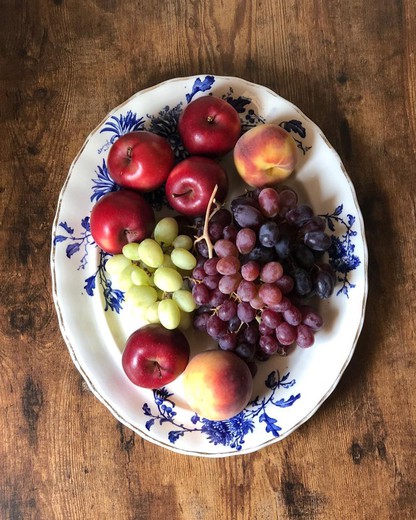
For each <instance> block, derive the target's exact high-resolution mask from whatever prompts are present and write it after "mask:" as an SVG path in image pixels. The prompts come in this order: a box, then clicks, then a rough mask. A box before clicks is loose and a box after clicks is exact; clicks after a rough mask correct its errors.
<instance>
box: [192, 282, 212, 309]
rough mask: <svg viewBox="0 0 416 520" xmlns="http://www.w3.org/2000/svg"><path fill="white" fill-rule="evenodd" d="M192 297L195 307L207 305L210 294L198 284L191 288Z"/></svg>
mask: <svg viewBox="0 0 416 520" xmlns="http://www.w3.org/2000/svg"><path fill="white" fill-rule="evenodd" d="M192 296H193V298H194V300H195V303H196V304H197V305H208V304H209V303H210V297H211V292H210V290H209V289H208V287H207V286H206V285H205V284H203V283H198V284H197V285H195V286H194V287H193V288H192Z"/></svg>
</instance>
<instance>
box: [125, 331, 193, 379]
mask: <svg viewBox="0 0 416 520" xmlns="http://www.w3.org/2000/svg"><path fill="white" fill-rule="evenodd" d="M189 354H190V347H189V343H188V340H187V339H186V337H185V336H184V334H183V333H182V332H181V331H180V330H178V329H176V330H167V329H165V328H164V327H163V326H162V325H160V324H158V323H152V324H150V325H145V326H144V327H142V328H141V329H138V330H136V331H135V332H133V334H131V336H130V337H129V338H128V339H127V342H126V346H125V348H124V351H123V354H122V366H123V370H124V372H125V373H126V375H127V377H128V378H129V379H130V381H131V382H132V383H134V384H135V385H137V386H140V387H142V388H160V387H162V386H164V385H167V384H169V383H171V382H172V381H174V380H175V379H176V378H177V377H179V375H180V374H182V372H183V371H184V370H185V368H186V366H187V365H188V361H189Z"/></svg>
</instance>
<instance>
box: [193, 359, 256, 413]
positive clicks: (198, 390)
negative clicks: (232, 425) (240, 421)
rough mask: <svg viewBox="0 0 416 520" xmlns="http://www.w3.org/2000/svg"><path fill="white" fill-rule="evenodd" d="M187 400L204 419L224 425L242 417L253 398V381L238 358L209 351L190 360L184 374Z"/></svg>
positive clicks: (247, 369) (245, 366)
mask: <svg viewBox="0 0 416 520" xmlns="http://www.w3.org/2000/svg"><path fill="white" fill-rule="evenodd" d="M183 385H184V394H185V399H186V400H187V402H188V404H189V406H190V407H191V409H192V410H193V411H194V412H196V413H197V414H198V415H200V416H201V417H204V418H205V419H209V420H212V421H223V420H226V419H230V418H231V417H234V416H235V415H237V414H238V413H240V412H241V411H242V410H243V409H244V408H245V406H246V405H247V403H248V402H249V400H250V398H251V394H252V391H253V378H252V375H251V372H250V370H249V368H248V366H247V364H246V363H245V362H244V361H243V360H242V359H241V358H239V357H238V356H237V355H236V354H234V353H233V352H230V351H224V350H206V351H204V352H200V353H199V354H197V355H196V356H195V357H193V358H192V359H191V361H190V362H189V363H188V366H187V367H186V369H185V372H184V374H183Z"/></svg>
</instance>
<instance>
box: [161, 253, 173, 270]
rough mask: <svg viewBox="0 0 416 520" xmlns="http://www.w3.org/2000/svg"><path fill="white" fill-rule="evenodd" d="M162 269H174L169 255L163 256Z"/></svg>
mask: <svg viewBox="0 0 416 520" xmlns="http://www.w3.org/2000/svg"><path fill="white" fill-rule="evenodd" d="M162 267H173V268H175V265H174V263H173V262H172V259H171V257H170V255H168V254H167V253H165V254H164V255H163V264H162Z"/></svg>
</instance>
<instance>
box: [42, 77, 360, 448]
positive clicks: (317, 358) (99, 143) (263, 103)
mask: <svg viewBox="0 0 416 520" xmlns="http://www.w3.org/2000/svg"><path fill="white" fill-rule="evenodd" d="M206 95H215V96H218V97H222V98H224V99H226V100H227V101H228V102H229V103H231V104H232V105H233V106H234V107H235V108H236V110H237V111H238V112H239V114H240V119H241V123H242V128H243V131H245V130H248V129H249V128H251V127H253V126H256V125H259V124H263V123H266V122H267V123H275V124H279V125H281V126H282V127H283V128H285V129H286V130H287V131H288V132H290V133H291V135H292V137H293V138H294V139H295V141H296V144H297V148H298V154H299V163H298V166H297V168H296V171H295V173H293V174H292V176H291V177H289V179H288V180H287V181H285V184H287V185H289V186H291V187H293V188H294V189H295V190H296V191H297V192H298V194H299V198H300V200H301V201H302V202H304V203H308V204H310V205H311V206H312V207H313V209H314V210H315V212H316V213H317V214H320V215H322V216H323V217H324V218H325V219H326V223H327V232H328V233H330V234H331V236H332V246H331V249H330V250H329V258H328V260H329V262H330V263H331V265H332V266H333V267H334V269H335V271H336V274H337V280H338V281H337V285H336V287H335V291H334V294H333V295H332V296H331V298H330V299H328V300H325V301H322V302H319V310H320V312H321V313H322V315H323V318H324V322H325V324H324V327H323V329H322V330H320V331H319V332H318V333H316V335H315V344H314V345H313V346H312V347H311V348H309V349H300V348H296V349H294V351H293V352H291V353H290V354H289V355H287V356H285V357H281V356H274V357H272V358H270V359H269V360H268V361H266V362H262V363H260V362H259V363H258V367H259V369H258V372H257V374H256V376H255V379H254V393H253V396H252V400H251V402H250V403H249V404H248V406H247V407H246V408H245V409H244V410H243V411H242V412H241V413H240V414H238V415H237V416H236V417H234V418H232V419H230V420H228V421H208V420H206V419H204V418H201V417H199V416H198V415H196V414H195V413H194V412H192V411H191V410H190V408H189V407H188V405H187V404H186V401H185V399H184V396H183V391H182V386H181V384H182V380H181V377H179V378H178V379H177V380H176V381H174V382H173V383H171V384H170V385H168V386H166V387H163V388H161V389H159V390H147V389H142V388H138V387H136V386H134V385H133V384H132V383H131V382H130V381H129V380H128V379H127V377H126V376H125V374H124V372H123V370H122V366H121V354H122V350H123V348H124V344H125V341H126V339H127V338H128V336H129V335H130V334H131V333H132V332H133V331H134V330H135V329H137V328H138V327H139V326H140V325H141V322H140V320H137V319H132V318H131V316H130V315H127V313H126V312H125V309H124V307H123V303H124V302H123V300H124V298H123V293H122V292H120V291H119V290H117V288H115V287H113V286H112V284H111V280H110V279H109V277H108V276H107V273H106V270H105V263H106V261H107V259H108V258H109V255H108V254H106V253H104V252H103V251H101V250H100V249H99V248H98V247H97V246H96V244H95V243H94V241H93V239H92V237H91V233H90V227H89V217H90V213H91V209H92V207H93V205H94V204H95V202H96V201H97V200H99V198H100V197H101V196H103V195H104V194H105V193H107V192H108V191H111V190H115V189H118V187H117V186H116V185H115V184H114V182H113V181H112V180H111V178H110V177H109V174H108V171H107V165H106V160H107V155H108V151H109V148H110V147H111V145H112V143H113V142H114V141H115V140H116V139H118V138H119V137H120V136H121V135H123V134H124V133H126V132H129V131H132V130H140V129H146V130H150V131H152V132H155V133H158V134H159V135H162V136H164V137H165V138H167V139H168V140H169V142H170V144H171V146H172V148H173V150H174V152H175V156H176V159H177V160H178V161H179V160H180V159H181V158H183V157H184V153H185V152H184V149H183V146H182V144H181V142H180V139H179V137H178V134H177V121H178V118H179V115H180V113H181V112H182V110H183V109H184V107H185V106H186V105H187V104H188V103H190V102H191V101H192V100H193V99H196V98H197V97H199V96H206ZM223 165H224V166H225V168H226V169H227V172H228V175H229V179H230V193H229V196H228V200H231V199H232V198H233V196H235V195H238V194H241V193H242V192H244V190H245V189H246V188H247V186H245V185H244V183H243V182H242V181H241V179H240V178H239V176H238V175H237V173H236V171H235V169H234V167H233V161H232V154H228V156H226V157H225V158H224V159H223ZM147 197H148V200H149V201H150V202H151V203H152V205H153V207H154V209H155V212H156V216H157V217H159V216H163V215H165V214H172V213H171V212H170V210H169V209H168V208H167V207H166V203H165V198H164V193H163V189H159V190H156V191H155V192H153V193H151V194H148V195H147ZM51 271H52V284H53V298H54V303H55V306H56V310H57V315H58V320H59V325H60V328H61V332H62V335H63V337H64V339H65V342H66V344H67V347H68V350H69V353H70V355H71V358H72V360H73V362H74V364H75V366H76V367H77V369H78V370H79V371H80V373H81V374H82V376H83V378H84V379H85V381H86V382H87V384H88V386H89V388H90V389H91V391H92V392H93V393H94V394H95V396H96V397H97V398H98V399H99V400H100V401H101V402H102V403H103V404H104V405H105V406H106V407H107V408H108V409H109V410H110V412H111V413H112V414H113V415H114V416H115V417H116V418H117V420H119V421H120V422H121V423H123V424H124V425H126V426H127V427H129V428H130V429H131V430H133V431H134V432H136V433H137V434H139V435H141V436H142V437H143V438H145V439H147V440H149V441H151V442H153V443H156V444H157V445H159V446H162V447H164V448H167V449H170V450H173V451H176V452H179V453H182V454H188V455H197V456H204V457H224V456H230V455H237V454H244V453H250V452H253V451H256V450H258V449H260V448H262V447H265V446H268V445H270V444H272V443H274V442H277V441H280V440H282V439H284V438H285V437H286V436H287V435H289V434H290V433H292V432H293V431H294V430H295V429H296V428H298V427H299V426H300V425H301V424H303V423H304V422H305V421H306V420H308V419H309V418H310V417H311V416H312V415H313V414H314V413H315V412H316V411H317V409H318V408H319V407H320V405H321V404H322V403H323V402H324V401H325V400H326V399H327V398H328V396H329V395H330V394H331V393H332V391H333V390H334V388H335V387H336V385H337V383H338V381H339V380H340V378H341V376H342V374H343V372H344V370H345V368H346V367H347V365H348V363H349V361H350V359H351V357H352V355H353V353H354V349H355V346H356V343H357V340H358V337H359V334H360V332H361V329H362V325H363V320H364V314H365V305H366V300H367V284H368V281H367V247H366V242H365V234H364V224H363V219H362V215H361V211H360V208H359V206H358V203H357V199H356V196H355V191H354V187H353V185H352V183H351V180H350V179H349V177H348V175H347V173H346V171H345V168H344V166H343V165H342V162H341V160H340V158H339V156H338V155H337V153H336V152H335V150H334V149H333V148H332V146H331V145H330V143H329V142H328V140H327V139H326V138H325V136H324V135H323V133H322V132H321V130H320V129H319V128H318V127H317V126H316V125H315V124H314V123H313V122H312V121H310V120H309V119H308V118H307V117H306V116H305V115H304V114H303V113H302V112H301V111H300V110H299V109H298V108H297V107H295V106H294V105H293V104H291V103H290V102H288V101H286V100H285V99H283V98H281V97H280V96H278V95H277V94H275V93H274V92H272V91H271V90H269V89H268V88H265V87H263V86H260V85H256V84H253V83H250V82H248V81H245V80H243V79H239V78H235V77H222V76H213V75H199V76H192V77H187V78H176V79H172V80H169V81H166V82H164V83H161V84H159V85H156V86H154V87H151V88H148V89H146V90H142V91H140V92H138V93H137V94H135V95H133V96H132V97H131V98H130V99H128V100H127V101H125V102H124V103H123V104H121V105H120V106H118V107H117V108H115V109H114V110H113V111H112V112H110V114H108V115H107V117H106V118H105V119H104V120H103V121H102V123H101V124H100V125H99V126H98V127H97V128H96V129H95V130H94V131H93V132H92V133H91V134H90V135H89V137H88V138H87V139H86V141H85V143H84V145H83V147H82V149H81V150H80V152H79V153H78V155H77V157H76V158H75V160H74V161H73V163H72V165H71V168H70V170H69V173H68V176H67V179H66V181H65V183H64V185H63V188H62V190H61V193H60V196H59V200H58V205H57V211H56V216H55V220H54V223H53V229H52V250H51ZM187 336H188V339H189V341H190V343H191V348H192V354H195V353H196V352H198V351H199V350H201V349H203V348H206V347H207V346H208V345H210V341H211V340H210V339H208V336H206V340H205V338H204V341H201V333H198V335H197V334H196V333H195V332H194V331H192V330H190V331H188V332H187ZM197 336H198V337H197ZM211 346H212V344H211Z"/></svg>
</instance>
